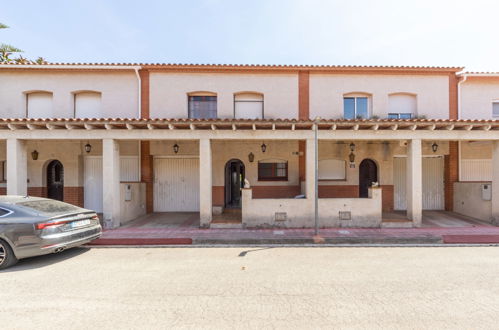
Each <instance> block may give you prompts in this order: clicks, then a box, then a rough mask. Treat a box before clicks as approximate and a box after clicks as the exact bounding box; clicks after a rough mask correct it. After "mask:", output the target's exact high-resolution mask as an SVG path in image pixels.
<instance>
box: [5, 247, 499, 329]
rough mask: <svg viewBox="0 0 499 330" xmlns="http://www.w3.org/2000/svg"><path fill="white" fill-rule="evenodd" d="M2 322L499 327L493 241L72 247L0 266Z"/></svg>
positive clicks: (498, 258) (497, 254) (498, 261)
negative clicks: (471, 244)
mask: <svg viewBox="0 0 499 330" xmlns="http://www.w3.org/2000/svg"><path fill="white" fill-rule="evenodd" d="M0 284H1V290H0V298H1V299H0V301H1V307H0V327H1V328H2V329H10V328H38V329H44V328H45V329H62V328H65V329H68V328H72V329H83V328H87V329H88V328H106V329H117V328H140V329H152V328H193V329H194V328H196V329H197V328H210V329H225V328H253V329H266V328H281V329H293V328H294V329H318V328H356V329H381V328H383V329H387V328H392V329H425V328H432V329H435V328H438V329H443V328H449V329H482V328H483V329H486V328H489V329H494V328H495V329H497V328H498V324H499V248H497V247H434V248H428V247H426V248H415V247H406V248H376V247H374V248H344V247H343V248H342V247H331V248H326V247H324V248H258V247H253V248H251V247H250V248H140V249H137V248H124V249H91V250H89V249H84V248H78V249H73V250H70V251H66V252H63V253H61V254H59V255H51V256H46V257H38V258H33V259H28V260H24V261H21V262H20V263H19V264H18V265H17V266H15V267H13V268H11V269H8V270H6V271H3V272H0Z"/></svg>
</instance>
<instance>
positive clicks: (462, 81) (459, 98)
mask: <svg viewBox="0 0 499 330" xmlns="http://www.w3.org/2000/svg"><path fill="white" fill-rule="evenodd" d="M466 79H468V76H467V75H466V74H463V80H460V81H458V82H457V119H461V84H462V83H464V82H465V81H466Z"/></svg>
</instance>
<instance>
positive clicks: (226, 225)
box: [210, 222, 243, 229]
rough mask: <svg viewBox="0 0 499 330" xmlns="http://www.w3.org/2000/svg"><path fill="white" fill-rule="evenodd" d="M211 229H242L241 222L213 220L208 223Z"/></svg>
mask: <svg viewBox="0 0 499 330" xmlns="http://www.w3.org/2000/svg"><path fill="white" fill-rule="evenodd" d="M210 228H211V229H243V223H242V222H215V223H213V222H212V223H211V224H210Z"/></svg>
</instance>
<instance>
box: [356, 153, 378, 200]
mask: <svg viewBox="0 0 499 330" xmlns="http://www.w3.org/2000/svg"><path fill="white" fill-rule="evenodd" d="M373 182H378V166H377V165H376V163H375V162H374V161H373V160H371V159H364V160H363V161H362V162H361V163H360V166H359V197H360V198H367V197H369V188H370V187H371V185H372V183H373Z"/></svg>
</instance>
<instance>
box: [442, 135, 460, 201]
mask: <svg viewBox="0 0 499 330" xmlns="http://www.w3.org/2000/svg"><path fill="white" fill-rule="evenodd" d="M444 167H445V169H444V185H445V210H446V211H453V210H454V183H455V182H458V181H459V143H458V142H457V141H449V154H448V155H445V158H444Z"/></svg>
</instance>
